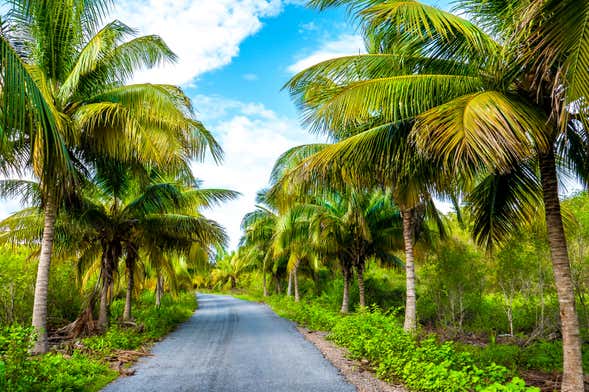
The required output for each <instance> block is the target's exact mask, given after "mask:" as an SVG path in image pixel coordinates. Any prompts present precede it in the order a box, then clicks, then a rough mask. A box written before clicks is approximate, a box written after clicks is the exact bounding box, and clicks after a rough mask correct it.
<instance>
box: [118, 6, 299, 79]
mask: <svg viewBox="0 0 589 392" xmlns="http://www.w3.org/2000/svg"><path fill="white" fill-rule="evenodd" d="M288 3H290V2H288V1H287V2H285V4H288ZM282 8H283V2H282V1H281V0H209V1H202V0H147V1H145V0H125V1H121V2H117V6H116V8H115V10H114V11H113V13H112V17H113V18H117V19H120V20H121V21H123V22H124V23H126V24H128V25H129V26H131V27H134V28H137V29H139V31H140V32H141V34H158V35H160V36H161V37H162V38H163V39H164V40H165V41H166V43H167V44H168V45H169V46H170V47H171V49H172V50H173V51H174V52H175V53H176V54H177V55H178V56H179V61H178V63H176V64H172V65H166V66H163V67H160V68H157V69H153V70H149V71H143V72H140V73H138V74H137V75H136V79H135V80H134V81H136V82H145V81H149V82H152V83H172V84H183V85H186V84H190V83H192V82H193V81H194V79H195V78H197V77H198V76H199V75H202V74H203V73H204V72H207V71H210V70H213V69H217V68H219V67H222V66H224V65H227V64H229V63H230V62H231V59H232V58H234V57H235V56H237V55H238V53H239V45H240V43H241V42H242V41H243V40H244V39H245V38H247V37H248V36H250V35H252V34H255V33H256V32H257V31H258V30H259V29H260V28H261V27H262V22H261V18H264V17H272V16H276V15H278V14H279V13H280V12H281V11H282Z"/></svg>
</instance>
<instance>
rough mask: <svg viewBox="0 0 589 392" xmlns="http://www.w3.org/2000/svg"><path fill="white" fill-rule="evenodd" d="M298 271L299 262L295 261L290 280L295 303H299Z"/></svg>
mask: <svg viewBox="0 0 589 392" xmlns="http://www.w3.org/2000/svg"><path fill="white" fill-rule="evenodd" d="M298 269H299V262H298V261H297V264H296V265H295V267H294V268H293V269H292V280H293V282H294V300H295V302H299V301H300V300H301V296H300V295H299V275H298Z"/></svg>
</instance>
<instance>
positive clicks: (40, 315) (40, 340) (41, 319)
mask: <svg viewBox="0 0 589 392" xmlns="http://www.w3.org/2000/svg"><path fill="white" fill-rule="evenodd" d="M56 217H57V203H56V201H55V196H54V195H52V194H48V195H47V200H46V202H45V219H44V220H45V222H44V226H43V239H42V240H41V255H40V257H39V265H38V266H37V282H36V284H35V299H34V304H33V322H32V324H33V328H34V329H35V332H36V333H37V340H36V342H35V346H34V347H33V350H32V351H33V353H35V354H44V353H46V352H47V350H48V349H49V343H48V341H47V292H48V290H49V271H50V269H51V253H52V251H53V238H54V235H55V219H56Z"/></svg>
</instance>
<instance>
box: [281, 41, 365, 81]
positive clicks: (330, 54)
mask: <svg viewBox="0 0 589 392" xmlns="http://www.w3.org/2000/svg"><path fill="white" fill-rule="evenodd" d="M365 52H366V51H365V48H364V41H363V40H362V37H361V36H359V35H354V34H343V35H341V36H340V37H338V39H336V40H333V41H327V42H325V43H323V44H322V45H321V47H320V48H319V49H317V50H315V51H313V52H312V53H311V54H309V55H307V56H305V57H303V58H301V59H299V60H298V61H297V62H295V63H294V64H292V65H290V66H288V68H287V69H288V71H289V72H291V73H293V74H294V73H298V72H300V71H302V70H304V69H306V68H309V67H310V66H312V65H315V64H317V63H320V62H322V61H325V60H329V59H332V58H335V57H342V56H349V55H354V54H358V53H365Z"/></svg>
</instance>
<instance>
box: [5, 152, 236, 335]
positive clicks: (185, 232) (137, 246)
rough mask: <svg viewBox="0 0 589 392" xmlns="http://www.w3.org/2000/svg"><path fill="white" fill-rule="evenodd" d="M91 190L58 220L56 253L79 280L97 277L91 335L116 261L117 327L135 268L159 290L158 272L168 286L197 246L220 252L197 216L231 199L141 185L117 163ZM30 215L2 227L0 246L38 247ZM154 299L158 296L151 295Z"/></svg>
mask: <svg viewBox="0 0 589 392" xmlns="http://www.w3.org/2000/svg"><path fill="white" fill-rule="evenodd" d="M100 169H101V170H99V171H98V172H97V174H96V176H95V177H94V186H93V187H92V188H90V187H89V186H88V188H87V189H86V190H85V192H84V194H83V197H82V199H81V200H78V201H77V205H76V206H75V208H74V207H71V208H70V209H68V210H67V211H65V210H64V211H63V212H62V213H61V214H60V215H59V218H58V223H57V229H58V235H57V238H56V246H57V248H58V250H60V251H61V252H63V253H67V254H69V255H76V256H77V258H78V269H79V270H80V271H82V272H84V271H89V273H93V271H98V272H99V274H100V277H99V282H100V289H99V291H100V307H99V317H98V327H100V328H105V327H106V326H107V323H108V318H109V317H108V313H109V306H110V302H111V296H112V287H113V285H114V282H115V275H116V274H117V273H118V267H119V261H120V260H121V259H122V258H124V259H125V267H126V275H127V295H126V303H125V312H124V319H127V320H129V319H131V301H132V293H133V291H134V283H135V279H134V278H135V276H136V275H137V266H138V263H140V262H141V263H143V264H145V265H147V266H149V267H151V269H152V270H156V271H158V272H159V273H158V274H157V275H158V276H157V281H158V288H160V289H161V282H162V277H163V275H164V273H163V272H166V273H167V275H168V277H169V278H171V279H169V281H170V282H171V283H173V282H174V279H173V277H174V266H175V265H174V261H177V259H178V256H179V255H186V256H188V255H190V252H191V250H193V246H194V245H195V244H197V245H198V246H200V247H202V248H204V249H210V248H211V247H213V246H223V245H224V244H225V242H226V235H225V233H224V231H223V229H222V228H221V227H220V226H219V225H218V224H217V223H216V222H214V221H211V220H208V219H206V218H205V217H204V216H202V214H201V213H200V210H201V209H202V208H206V207H210V206H212V205H216V204H218V203H221V202H223V201H225V200H230V199H232V198H234V197H236V196H237V193H236V192H232V191H227V190H222V189H201V188H200V187H199V185H198V183H196V184H195V185H193V186H187V184H185V183H182V182H178V181H164V179H163V178H162V177H161V176H159V175H156V176H155V179H152V180H151V181H150V183H148V184H147V185H142V184H141V181H139V180H138V177H136V176H133V175H132V174H133V173H132V170H131V169H130V168H129V167H127V166H125V165H121V164H120V163H116V162H109V163H108V164H107V165H105V166H103V167H100ZM39 223H40V219H39V212H38V209H34V208H33V209H26V210H24V211H22V212H18V213H16V214H14V215H13V216H11V217H9V218H7V219H6V220H5V221H4V222H2V224H3V225H4V226H5V227H7V228H8V229H9V230H8V231H6V232H5V233H4V235H3V240H10V241H12V242H18V243H22V242H23V241H25V242H27V243H31V244H35V243H38V242H39V240H40V238H41V235H42V230H41V228H42V227H41V226H40V224H39ZM158 295H161V290H158Z"/></svg>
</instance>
